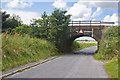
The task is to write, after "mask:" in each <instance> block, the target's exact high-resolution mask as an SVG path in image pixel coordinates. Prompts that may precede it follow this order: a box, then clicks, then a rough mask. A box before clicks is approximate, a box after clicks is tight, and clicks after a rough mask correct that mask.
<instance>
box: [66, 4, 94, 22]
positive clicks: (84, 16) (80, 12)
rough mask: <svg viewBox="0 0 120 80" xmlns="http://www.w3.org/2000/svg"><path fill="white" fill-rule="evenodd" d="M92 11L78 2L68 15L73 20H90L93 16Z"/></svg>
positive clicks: (69, 10)
mask: <svg viewBox="0 0 120 80" xmlns="http://www.w3.org/2000/svg"><path fill="white" fill-rule="evenodd" d="M91 12H92V9H91V8H89V7H88V6H87V5H85V4H83V3H80V2H77V3H75V4H74V5H73V6H72V7H71V8H69V9H68V12H67V13H66V15H68V14H70V15H71V16H72V17H71V19H73V20H88V19H89V18H90V16H91Z"/></svg>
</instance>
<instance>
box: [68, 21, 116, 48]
mask: <svg viewBox="0 0 120 80" xmlns="http://www.w3.org/2000/svg"><path fill="white" fill-rule="evenodd" d="M113 24H114V22H102V21H72V22H70V23H69V26H70V27H71V29H70V31H71V32H72V33H74V34H70V40H71V41H72V42H73V41H74V40H75V39H76V38H78V37H82V36H89V37H92V38H94V39H95V40H96V41H97V42H98V47H99V44H100V40H101V38H102V35H103V30H104V29H106V28H109V27H111V26H113Z"/></svg>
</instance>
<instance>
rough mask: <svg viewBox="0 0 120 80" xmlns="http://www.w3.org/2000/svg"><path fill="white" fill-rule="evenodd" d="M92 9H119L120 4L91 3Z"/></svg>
mask: <svg viewBox="0 0 120 80" xmlns="http://www.w3.org/2000/svg"><path fill="white" fill-rule="evenodd" d="M89 6H90V7H100V8H101V9H118V2H108V1H106V2H95V1H92V2H90V3H89Z"/></svg>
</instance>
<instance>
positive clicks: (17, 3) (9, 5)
mask: <svg viewBox="0 0 120 80" xmlns="http://www.w3.org/2000/svg"><path fill="white" fill-rule="evenodd" d="M32 5H33V3H32V2H23V1H20V0H13V1H11V2H8V3H7V4H6V5H5V6H6V7H7V8H25V7H31V6H32Z"/></svg>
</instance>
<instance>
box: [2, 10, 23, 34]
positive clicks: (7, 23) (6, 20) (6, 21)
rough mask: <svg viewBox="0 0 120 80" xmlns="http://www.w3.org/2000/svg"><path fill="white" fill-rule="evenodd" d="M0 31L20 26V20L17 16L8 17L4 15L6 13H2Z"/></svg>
mask: <svg viewBox="0 0 120 80" xmlns="http://www.w3.org/2000/svg"><path fill="white" fill-rule="evenodd" d="M2 19H3V20H2V31H3V32H4V31H6V30H11V29H13V28H15V27H18V26H21V25H22V20H21V19H20V17H19V16H18V15H15V14H13V15H12V16H10V15H9V14H6V12H3V14H2Z"/></svg>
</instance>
